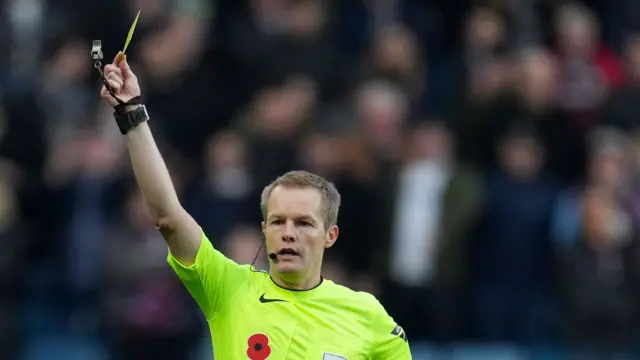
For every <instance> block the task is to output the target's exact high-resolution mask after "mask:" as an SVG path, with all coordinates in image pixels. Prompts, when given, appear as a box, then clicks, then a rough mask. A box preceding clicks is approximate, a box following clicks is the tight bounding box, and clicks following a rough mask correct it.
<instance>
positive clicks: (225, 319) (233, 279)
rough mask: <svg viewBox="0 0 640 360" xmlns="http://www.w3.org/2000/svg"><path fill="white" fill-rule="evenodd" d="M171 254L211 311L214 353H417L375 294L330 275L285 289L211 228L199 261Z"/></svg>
mask: <svg viewBox="0 0 640 360" xmlns="http://www.w3.org/2000/svg"><path fill="white" fill-rule="evenodd" d="M168 260H169V264H170V265H171V267H172V268H173V269H174V270H175V272H176V274H178V277H180V279H181V280H182V282H183V283H184V285H185V286H186V288H187V289H188V290H189V293H191V295H192V296H193V298H194V299H195V300H196V302H197V303H198V305H199V306H200V308H201V309H202V311H203V312H204V314H205V316H206V317H207V321H208V323H209V329H210V331H211V338H212V341H213V349H214V350H213V351H214V356H215V359H220V360H241V359H242V360H247V359H250V360H364V359H371V360H373V359H385V360H407V359H411V353H410V351H409V344H408V342H407V337H406V335H405V333H404V331H403V330H402V328H401V327H400V326H399V325H398V324H396V323H395V322H394V321H393V319H392V318H391V317H389V315H388V314H387V312H386V311H385V309H384V308H383V307H382V305H381V304H380V303H379V302H378V300H376V298H375V297H373V296H372V295H370V294H367V293H364V292H355V291H352V290H350V289H348V288H346V287H343V286H340V285H337V284H335V283H333V282H332V281H329V280H324V281H322V283H321V284H320V285H319V286H317V287H315V288H314V289H311V290H306V291H292V290H287V289H284V288H281V287H279V286H278V285H276V284H275V283H274V282H273V281H272V280H271V278H270V277H269V275H268V274H267V273H265V272H262V271H255V270H254V269H252V268H251V267H250V266H248V265H244V266H242V265H238V264H237V263H235V262H234V261H232V260H230V259H228V258H226V257H225V256H224V255H222V254H221V253H220V252H219V251H217V250H215V249H214V248H213V246H212V245H211V242H210V241H209V239H207V237H206V236H205V235H204V234H203V236H202V244H201V245H200V249H199V250H198V254H197V256H196V261H195V263H194V264H193V265H191V266H189V267H185V266H183V265H181V264H180V263H179V262H178V261H177V260H176V259H175V258H173V257H172V256H171V254H169V257H168Z"/></svg>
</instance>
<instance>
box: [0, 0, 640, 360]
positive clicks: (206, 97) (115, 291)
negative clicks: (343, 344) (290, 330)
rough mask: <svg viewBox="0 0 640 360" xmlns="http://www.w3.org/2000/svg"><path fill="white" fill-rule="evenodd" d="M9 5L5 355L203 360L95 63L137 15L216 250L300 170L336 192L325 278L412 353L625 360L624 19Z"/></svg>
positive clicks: (38, 2)
mask: <svg viewBox="0 0 640 360" xmlns="http://www.w3.org/2000/svg"><path fill="white" fill-rule="evenodd" d="M1 4H2V7H0V9H1V11H0V16H1V21H0V28H1V29H2V31H1V34H2V35H0V46H1V49H2V51H0V81H1V83H0V84H1V85H0V90H1V107H0V110H2V111H1V112H0V114H1V116H0V244H1V246H2V248H1V250H0V358H2V359H24V360H40V359H47V360H52V359H65V360H76V359H78V360H80V359H81V360H94V359H95V360H102V359H108V358H109V357H110V358H113V359H123V360H125V359H209V358H210V356H211V355H210V354H211V352H210V349H209V341H210V340H209V337H208V334H206V330H205V327H204V325H203V324H202V319H201V317H200V316H199V313H198V311H197V309H196V308H195V305H194V303H193V302H192V301H191V300H190V299H189V298H188V296H187V294H186V292H185V291H184V290H183V288H182V287H181V285H180V283H179V282H178V280H177V279H176V277H175V276H174V275H173V274H172V273H171V271H170V269H169V268H168V266H167V265H166V263H165V255H166V248H165V247H164V245H163V242H162V239H161V238H160V237H159V234H158V233H157V232H156V231H155V229H154V227H153V224H151V223H150V222H149V220H148V218H147V216H146V214H145V210H144V204H143V203H142V201H141V198H140V195H139V193H138V192H137V189H136V187H135V183H134V181H133V179H132V174H131V172H130V168H129V165H128V163H127V157H126V149H125V146H124V144H123V141H122V137H121V136H120V135H119V133H118V132H117V129H116V126H115V125H114V124H113V123H112V118H111V114H110V112H111V110H110V109H108V108H107V107H105V106H104V105H103V104H101V103H100V101H99V98H98V89H99V86H100V85H99V81H98V79H97V78H96V76H95V71H94V70H93V69H92V67H91V61H90V59H89V47H90V40H92V39H101V40H102V41H103V44H104V46H105V56H106V57H107V59H109V58H111V57H112V56H113V55H114V54H115V52H116V51H117V50H119V47H120V46H122V44H123V42H124V39H125V36H126V32H127V30H128V27H129V25H130V23H131V21H132V19H133V17H134V16H135V13H136V11H137V10H138V9H141V10H142V17H141V20H140V23H139V25H138V29H137V31H136V35H135V37H134V40H133V43H132V45H131V47H130V51H129V52H128V54H129V60H130V62H131V63H132V66H133V68H134V70H135V71H136V72H137V73H138V75H139V77H140V79H141V82H142V88H143V91H144V95H145V97H146V103H147V105H148V108H149V109H150V112H151V114H152V118H153V120H152V122H151V124H152V126H153V129H154V131H155V134H156V135H157V138H158V141H159V143H160V144H161V147H162V150H163V153H164V154H165V156H166V158H167V161H168V164H169V167H170V169H171V171H172V174H173V177H174V181H175V182H176V186H177V187H178V190H179V192H180V194H181V196H182V199H183V201H184V205H185V207H186V208H187V209H188V210H189V211H190V212H191V213H192V214H193V216H194V217H195V218H196V219H197V220H198V221H199V222H200V223H201V224H202V226H203V227H204V229H205V230H206V232H207V233H208V234H209V237H210V238H211V239H213V241H214V242H215V246H216V247H218V248H219V249H222V250H223V251H224V252H225V253H226V254H228V255H229V256H230V257H232V258H234V259H236V260H237V261H239V262H244V263H247V262H251V260H252V259H253V256H254V254H255V252H256V250H257V249H258V246H259V244H260V242H261V237H260V233H259V232H258V229H259V227H258V224H259V220H260V219H259V207H258V199H259V197H258V193H259V191H260V190H261V188H262V187H263V186H264V185H265V184H266V183H267V182H268V181H270V180H271V179H273V178H274V177H275V176H276V175H278V174H280V173H282V172H284V171H287V170H290V169H294V168H297V169H299V168H304V169H308V170H311V171H314V172H317V173H319V174H322V175H325V176H327V177H328V178H330V179H332V180H334V181H335V182H336V183H337V184H338V187H339V189H340V191H341V192H342V194H343V197H344V202H343V203H344V206H343V208H342V211H341V214H340V225H341V230H342V231H341V237H340V241H339V242H338V244H337V246H336V247H335V248H334V249H331V250H330V251H328V253H327V261H326V268H325V275H326V277H328V278H331V279H334V280H336V281H337V282H340V283H343V284H345V285H348V286H351V287H353V288H356V289H364V290H367V291H371V292H373V293H375V294H376V295H377V296H378V297H379V298H380V299H381V300H382V301H383V303H384V304H385V306H386V307H387V308H388V310H389V312H390V313H391V314H392V315H393V316H394V317H395V318H396V319H397V320H398V321H399V322H400V323H401V324H402V326H404V328H405V330H406V331H407V333H408V335H409V338H410V341H411V344H412V346H413V349H414V351H415V357H414V358H415V359H456V360H463V359H491V360H500V359H507V360H511V359H513V360H518V359H527V358H528V356H529V355H534V358H535V359H537V358H540V359H565V358H566V359H570V358H577V359H590V358H596V356H599V355H603V356H604V357H597V358H598V359H625V358H633V356H631V355H629V356H628V357H625V354H627V355H628V354H630V353H631V352H633V351H634V350H636V349H635V347H637V344H638V341H637V340H638V339H639V338H640V337H639V336H638V335H640V332H639V330H640V327H639V326H638V306H639V304H640V301H639V300H640V299H638V290H640V284H639V283H638V282H639V280H640V252H638V250H640V249H638V246H637V245H638V238H637V230H638V226H639V225H640V182H638V175H640V142H639V141H640V140H639V139H640V137H639V136H637V133H636V130H637V128H636V123H637V121H638V120H637V118H636V117H637V116H638V114H640V86H639V85H640V37H637V35H635V31H637V30H638V26H639V25H640V2H638V1H635V0H616V1H612V0H590V1H588V2H587V3H568V2H566V1H562V0H539V1H535V0H487V1H473V0H446V1H445V0H442V1H437V0H422V1H419V0H360V1H358V0H339V1H338V0H334V1H328V0H326V1H319V0H318V1H314V0H296V1H288V0H251V1H239V0H219V1H213V0H212V1H206V0H180V1H178V0H175V1H170V0H131V1H122V0H121V1H116V0H112V1H104V0H94V1H72V0H4V1H2V2H1ZM263 258H264V257H261V259H260V261H259V264H258V265H259V266H262V267H264V266H265V261H264V259H263ZM614 354H615V357H614Z"/></svg>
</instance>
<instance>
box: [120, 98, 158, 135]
mask: <svg viewBox="0 0 640 360" xmlns="http://www.w3.org/2000/svg"><path fill="white" fill-rule="evenodd" d="M113 117H114V118H115V119H116V124H118V128H119V129H120V133H121V134H122V135H125V134H126V133H127V132H129V130H131V129H133V128H134V127H136V126H138V125H140V124H142V123H143V122H145V121H148V120H149V113H148V112H147V108H146V107H145V106H144V105H141V106H139V107H137V108H136V109H134V110H131V111H128V112H125V113H122V114H118V112H114V113H113Z"/></svg>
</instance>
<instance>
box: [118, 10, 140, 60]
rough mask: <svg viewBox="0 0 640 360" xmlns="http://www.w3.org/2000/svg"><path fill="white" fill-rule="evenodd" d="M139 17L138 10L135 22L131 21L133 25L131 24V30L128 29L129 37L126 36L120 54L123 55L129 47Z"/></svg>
mask: <svg viewBox="0 0 640 360" xmlns="http://www.w3.org/2000/svg"><path fill="white" fill-rule="evenodd" d="M139 17H140V10H138V15H136V18H135V20H133V24H131V29H129V35H127V41H125V42H124V48H122V53H123V54H124V53H125V52H126V51H127V48H128V47H129V43H130V42H131V38H133V32H134V31H135V30H136V25H138V18H139Z"/></svg>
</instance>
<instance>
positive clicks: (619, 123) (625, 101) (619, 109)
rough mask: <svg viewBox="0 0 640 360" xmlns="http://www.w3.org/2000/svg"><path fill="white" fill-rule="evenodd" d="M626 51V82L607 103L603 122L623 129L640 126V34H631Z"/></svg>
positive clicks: (633, 128) (632, 129)
mask: <svg viewBox="0 0 640 360" xmlns="http://www.w3.org/2000/svg"><path fill="white" fill-rule="evenodd" d="M625 45H626V46H625V49H624V50H625V51H624V60H625V61H624V65H625V66H624V70H625V71H624V75H625V77H624V83H623V86H622V87H621V88H620V89H617V91H615V92H614V93H613V94H612V95H611V96H610V97H609V99H608V101H607V102H606V104H605V107H604V112H603V117H602V122H603V123H604V124H607V125H612V126H615V127H618V128H620V129H622V130H627V131H635V130H636V129H637V128H638V120H637V118H636V114H637V113H638V109H637V108H636V104H637V101H636V100H638V99H640V36H638V35H633V36H630V37H629V38H628V40H627V42H626V44H625Z"/></svg>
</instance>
